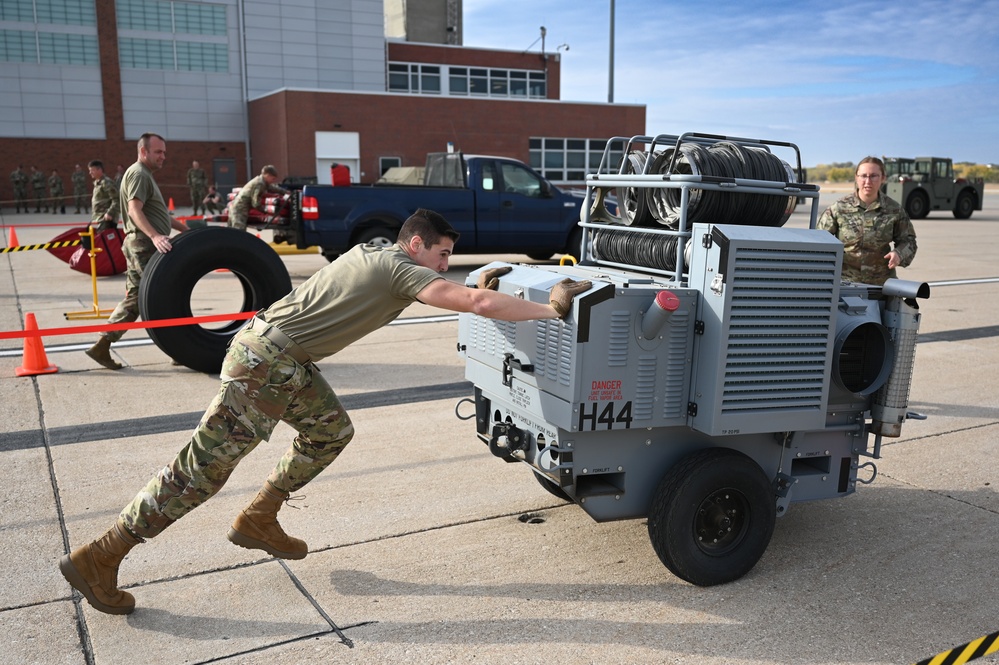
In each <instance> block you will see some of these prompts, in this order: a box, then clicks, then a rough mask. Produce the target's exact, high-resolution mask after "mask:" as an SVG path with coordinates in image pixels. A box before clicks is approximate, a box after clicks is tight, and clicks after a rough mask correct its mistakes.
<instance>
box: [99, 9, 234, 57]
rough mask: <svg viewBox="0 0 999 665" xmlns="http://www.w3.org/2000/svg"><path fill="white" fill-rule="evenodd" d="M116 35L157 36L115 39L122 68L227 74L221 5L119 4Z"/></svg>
mask: <svg viewBox="0 0 999 665" xmlns="http://www.w3.org/2000/svg"><path fill="white" fill-rule="evenodd" d="M116 7H117V17H118V28H119V30H120V31H124V32H128V31H140V30H141V31H142V32H144V33H150V32H154V33H162V34H161V36H160V38H159V39H149V38H148V37H136V36H134V33H133V36H128V35H123V36H122V37H120V38H119V40H118V49H119V57H120V58H121V66H122V67H125V68H132V69H165V70H168V71H184V72H228V71H229V43H228V40H227V39H225V37H226V35H227V32H226V9H225V6H224V5H220V4H211V3H193V2H163V1H162V0H118V2H117V3H116ZM178 35H208V36H209V37H220V38H221V39H214V40H211V41H197V42H195V41H190V40H186V41H185V40H182V39H177V36H178Z"/></svg>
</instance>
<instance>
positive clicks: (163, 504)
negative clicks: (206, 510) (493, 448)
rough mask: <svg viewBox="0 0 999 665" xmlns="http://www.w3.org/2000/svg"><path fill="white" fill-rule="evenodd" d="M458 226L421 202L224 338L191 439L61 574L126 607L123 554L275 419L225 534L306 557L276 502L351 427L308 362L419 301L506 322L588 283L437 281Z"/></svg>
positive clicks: (547, 314) (191, 501) (558, 312)
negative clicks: (517, 292) (272, 450)
mask: <svg viewBox="0 0 999 665" xmlns="http://www.w3.org/2000/svg"><path fill="white" fill-rule="evenodd" d="M457 237H458V234H457V233H456V232H455V230H454V229H453V228H452V227H451V225H450V224H448V222H447V220H445V219H444V218H443V217H442V216H440V215H439V214H437V213H435V212H432V211H429V210H422V209H421V210H417V211H416V212H415V213H414V214H413V215H412V216H411V217H410V218H409V219H408V220H406V223H405V224H403V226H402V229H400V231H399V242H398V243H397V244H396V245H394V246H393V247H390V248H382V247H374V246H371V245H358V246H356V247H354V248H353V249H351V250H350V251H349V252H347V253H345V254H343V255H342V256H341V257H340V258H338V259H337V260H336V261H334V262H332V263H330V264H329V265H327V266H325V267H324V268H322V269H321V270H319V271H318V272H317V273H315V274H314V275H313V276H312V277H310V278H309V279H308V280H307V281H306V282H305V283H304V284H302V285H301V286H299V287H298V288H296V289H295V290H293V291H292V292H291V293H289V294H288V295H287V296H285V297H284V298H282V299H280V300H278V301H277V302H275V303H274V304H273V305H271V306H270V307H268V308H266V309H265V310H261V311H259V312H257V316H256V318H254V319H253V320H252V321H251V322H250V323H249V325H247V326H246V327H245V328H244V329H243V330H241V331H240V332H238V333H237V334H236V336H235V337H234V338H233V340H232V342H231V343H230V345H229V351H228V353H227V354H226V358H225V361H224V363H223V367H222V376H221V378H222V385H221V387H220V388H219V392H218V394H217V395H216V396H215V399H214V400H213V401H212V403H211V404H210V405H209V407H208V410H207V411H206V412H205V415H204V416H203V417H202V419H201V423H200V424H199V425H198V427H197V429H196V430H195V432H194V434H193V436H192V437H191V440H190V441H189V442H188V444H187V445H186V446H185V447H184V448H183V449H182V450H181V451H180V452H179V453H178V454H177V456H176V458H175V459H174V460H173V461H172V462H171V463H170V464H169V465H167V466H166V467H164V468H163V470H161V471H160V472H159V474H158V475H156V476H154V477H153V478H151V479H150V480H149V482H148V483H147V485H146V486H145V488H144V489H143V490H142V491H140V492H139V493H138V494H137V495H136V496H135V498H134V499H133V500H132V502H131V503H130V504H129V505H128V506H126V507H125V509H124V510H122V512H121V514H120V515H119V516H118V519H117V521H116V522H115V524H114V525H113V526H112V527H111V529H109V530H108V531H107V533H105V534H104V535H103V536H102V537H100V538H98V539H97V540H95V541H93V542H92V543H88V544H87V545H84V546H83V547H80V548H77V549H75V550H73V551H72V552H71V553H70V554H68V555H66V556H64V557H63V558H62V559H61V560H60V562H59V568H60V570H61V571H62V573H63V575H64V576H65V577H66V579H67V580H68V581H69V583H70V584H72V585H73V587H75V588H76V589H77V590H79V591H80V592H81V593H83V595H84V596H85V597H86V599H87V601H88V602H89V603H90V604H91V605H93V606H94V607H95V608H96V609H98V610H100V611H101V612H107V613H110V614H128V613H130V612H131V611H132V610H133V609H134V608H135V599H134V598H133V597H132V595H131V594H129V593H127V592H125V591H122V590H121V589H118V568H119V566H120V565H121V562H122V560H123V559H124V558H125V555H126V554H128V552H129V551H130V550H131V549H132V547H134V546H135V545H138V544H139V543H141V542H143V540H144V539H146V538H153V537H154V536H156V535H158V534H159V533H161V532H162V531H163V530H164V529H166V528H167V527H168V526H170V525H171V524H173V523H174V522H175V521H177V520H178V519H180V518H181V517H183V516H184V515H186V514H187V513H188V512H190V511H191V510H193V509H194V508H196V507H197V506H199V505H200V504H202V503H203V502H205V501H207V500H208V499H210V498H211V497H212V496H214V494H215V493H216V492H218V491H219V489H221V488H222V485H223V484H224V483H225V482H226V480H227V479H228V478H229V475H230V474H231V473H232V471H233V469H234V468H235V467H236V465H237V464H238V463H239V462H240V460H242V459H243V458H244V457H245V456H246V455H247V454H249V453H250V451H252V450H253V449H254V447H255V446H256V445H257V444H258V443H259V442H260V441H261V440H263V439H267V438H269V437H270V435H271V432H273V430H274V427H275V426H276V425H277V422H278V421H279V420H282V421H284V422H286V423H288V424H289V425H291V426H292V427H293V428H294V429H295V430H297V432H298V436H297V437H296V438H295V440H294V441H293V442H292V444H291V446H290V447H289V448H288V450H287V452H285V454H284V456H283V457H282V458H281V459H280V460H279V461H278V463H277V465H276V466H275V467H274V469H273V470H272V471H271V473H270V475H269V476H268V478H267V480H266V481H265V482H264V485H263V487H262V488H261V489H260V492H259V493H258V494H257V496H256V497H255V498H254V499H253V500H252V501H251V502H250V504H249V505H248V506H247V507H246V508H245V509H243V511H242V512H241V513H240V514H239V515H237V517H236V520H235V522H233V524H232V527H231V528H230V529H229V532H228V538H229V540H230V541H232V542H233V543H234V544H236V545H239V546H240V547H245V548H250V549H259V550H263V551H264V552H267V553H268V554H270V555H271V556H275V557H280V558H284V559H302V558H304V557H305V556H306V555H307V554H308V552H309V548H308V545H306V544H305V542H303V541H302V540H300V539H298V538H294V537H292V536H289V535H288V534H286V533H285V532H284V530H283V529H282V528H281V525H280V524H279V523H278V521H277V512H278V510H279V509H280V507H281V504H282V502H284V501H287V500H288V498H289V497H290V494H291V493H292V492H295V491H298V490H300V489H301V488H303V487H304V486H305V485H306V484H307V483H308V482H309V481H311V480H312V479H313V478H315V477H316V476H317V475H319V473H320V472H321V471H322V470H323V469H325V468H326V467H327V466H329V465H330V463H332V462H333V460H335V459H336V458H337V456H338V455H339V454H340V452H341V451H342V450H343V449H344V448H345V447H346V445H347V443H348V442H349V441H350V440H351V438H352V437H353V435H354V427H353V425H352V424H351V421H350V417H349V416H348V415H347V412H346V411H345V410H344V408H343V406H342V405H341V403H340V401H339V399H338V398H337V396H336V394H335V393H334V392H333V389H332V388H331V387H330V385H329V384H328V383H327V382H326V379H325V378H324V377H323V375H322V374H321V373H320V372H319V370H318V369H317V368H316V366H315V362H317V361H319V360H322V359H323V358H325V357H327V356H330V355H332V354H334V353H336V352H338V351H340V350H341V349H343V348H344V347H346V346H347V345H349V344H351V343H352V342H354V341H356V340H358V339H360V338H362V337H364V336H365V335H367V334H368V333H371V332H374V331H375V330H377V329H379V328H381V327H382V326H385V325H387V324H388V323H389V322H391V321H392V320H393V319H395V318H396V317H397V316H399V314H401V313H402V311H403V310H405V309H406V307H408V306H409V305H411V304H412V303H414V302H417V301H419V302H423V303H426V304H428V305H432V306H435V307H441V308H444V309H449V310H452V311H456V312H473V311H474V312H477V313H478V314H481V315H482V316H489V317H492V318H495V319H499V320H504V321H525V320H533V319H557V318H564V317H565V316H566V315H567V314H568V313H569V312H570V311H571V307H572V299H573V297H574V296H575V295H576V294H578V293H582V292H583V291H586V290H588V289H589V288H590V283H589V282H573V281H572V280H570V279H565V280H563V282H562V283H559V284H556V285H555V286H554V287H553V288H552V290H551V294H550V296H549V304H545V303H539V302H532V301H530V300H523V299H520V298H516V297H514V296H511V295H506V294H502V293H498V292H497V291H496V290H495V289H496V288H497V286H498V283H499V278H500V277H501V276H502V275H503V274H505V273H506V272H508V271H509V270H511V268H510V267H504V268H494V269H492V270H488V271H484V272H483V274H482V275H481V276H480V277H479V281H478V286H479V288H475V289H473V288H467V287H465V286H464V285H462V284H457V283H455V282H450V281H448V280H446V279H443V278H442V277H441V275H440V274H439V273H441V272H443V271H445V270H447V266H448V259H449V258H450V256H451V253H452V251H453V249H454V243H455V240H456V239H457Z"/></svg>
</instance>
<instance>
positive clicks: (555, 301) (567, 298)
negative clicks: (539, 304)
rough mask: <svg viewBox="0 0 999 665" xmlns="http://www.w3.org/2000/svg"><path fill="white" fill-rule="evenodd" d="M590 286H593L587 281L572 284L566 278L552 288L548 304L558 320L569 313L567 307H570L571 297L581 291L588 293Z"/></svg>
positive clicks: (572, 282)
mask: <svg viewBox="0 0 999 665" xmlns="http://www.w3.org/2000/svg"><path fill="white" fill-rule="evenodd" d="M591 286H593V285H592V284H591V283H590V281H589V280H586V281H585V282H574V281H572V280H571V279H569V278H568V277H566V278H565V279H563V280H562V281H561V282H559V283H558V284H556V285H555V286H553V287H552V291H551V296H550V297H549V299H548V304H549V305H551V306H552V309H554V310H555V312H556V313H557V314H558V317H559V318H560V319H564V318H565V316H566V314H568V313H569V307H570V306H571V305H572V299H573V297H575V296H576V295H577V294H579V293H582V292H583V291H589V290H590V287H591Z"/></svg>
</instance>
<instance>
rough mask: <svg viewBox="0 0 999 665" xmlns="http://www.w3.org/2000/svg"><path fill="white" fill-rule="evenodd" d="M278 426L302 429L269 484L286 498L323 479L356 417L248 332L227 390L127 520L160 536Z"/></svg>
mask: <svg viewBox="0 0 999 665" xmlns="http://www.w3.org/2000/svg"><path fill="white" fill-rule="evenodd" d="M278 420H283V421H284V422H286V423H288V424H289V425H291V426H292V427H294V428H295V429H296V430H298V436H297V437H296V438H295V440H294V442H293V443H292V444H291V446H290V447H289V448H288V450H287V452H285V454H284V457H282V458H281V460H280V461H279V462H278V463H277V466H275V467H274V470H273V471H271V474H270V476H269V477H268V479H267V482H269V483H270V484H271V485H272V486H273V487H275V488H276V489H278V490H281V491H284V492H295V491H297V490H299V489H301V488H302V487H304V486H305V485H306V484H307V483H308V482H309V481H311V480H312V479H313V478H315V477H316V476H318V475H319V473H320V472H321V471H322V470H323V469H325V468H326V467H327V466H329V465H330V464H331V463H332V462H333V460H335V459H336V458H337V456H338V455H339V454H340V452H341V451H342V450H343V449H344V448H345V447H346V446H347V444H348V443H349V442H350V439H351V438H352V437H353V435H354V426H353V425H352V424H351V422H350V417H349V416H348V415H347V412H346V411H344V409H343V406H341V404H340V400H339V399H338V398H337V396H336V394H335V393H334V392H333V389H332V388H330V385H329V384H328V383H327V382H326V380H325V379H324V378H323V376H322V375H321V374H320V373H319V370H318V369H316V367H315V366H314V365H313V364H312V363H308V364H306V365H301V364H299V363H297V362H295V361H294V360H293V359H292V358H291V356H290V355H288V354H287V353H285V352H284V351H283V350H282V349H281V348H280V347H278V346H277V345H275V344H274V343H273V342H271V341H270V340H269V339H267V338H266V337H262V336H261V335H260V334H259V333H257V332H256V331H253V330H245V329H244V330H242V331H241V332H239V333H238V334H237V335H236V337H235V338H233V341H232V343H231V344H230V346H229V352H228V353H227V354H226V357H225V361H224V363H223V366H222V386H221V388H220V389H219V392H218V395H216V396H215V399H214V400H213V401H212V403H211V405H210V406H209V407H208V410H207V411H205V415H204V416H202V418H201V423H200V424H199V425H198V428H197V429H196V430H195V431H194V435H193V436H192V437H191V441H190V442H189V443H188V444H187V445H186V446H185V447H184V448H183V449H182V450H181V451H180V452H179V453H178V454H177V457H176V459H174V460H173V462H171V463H170V464H169V465H167V466H166V467H164V468H163V469H162V470H161V471H160V472H159V474H157V475H156V476H155V477H154V478H152V479H151V480H150V481H149V483H148V484H147V485H146V487H145V489H143V490H142V491H141V492H139V493H138V494H137V495H136V497H135V498H134V499H133V500H132V503H130V504H129V505H128V506H126V507H125V509H124V510H123V511H122V513H121V520H122V521H124V523H125V526H126V527H127V528H128V530H129V531H131V532H132V533H133V534H134V535H136V536H139V537H140V538H152V537H153V536H156V535H157V534H158V533H160V532H161V531H162V530H163V529H165V528H166V527H168V526H169V525H170V524H172V523H173V522H175V521H177V520H178V519H180V518H181V517H183V516H184V515H186V514H187V513H189V512H190V511H192V510H194V509H195V508H197V507H198V506H199V505H201V504H202V503H204V502H205V501H207V500H208V499H209V498H211V497H212V496H213V495H214V494H215V493H216V492H218V491H219V490H220V489H222V486H223V485H224V484H225V482H226V480H228V479H229V475H230V474H231V473H232V471H233V470H234V469H235V468H236V465H237V464H239V462H240V460H242V459H243V457H245V456H246V455H247V454H248V453H249V452H250V451H251V450H253V449H254V448H255V447H256V445H257V444H258V443H260V441H261V440H263V439H268V438H270V435H271V433H272V432H273V431H274V427H275V426H276V425H277V422H278Z"/></svg>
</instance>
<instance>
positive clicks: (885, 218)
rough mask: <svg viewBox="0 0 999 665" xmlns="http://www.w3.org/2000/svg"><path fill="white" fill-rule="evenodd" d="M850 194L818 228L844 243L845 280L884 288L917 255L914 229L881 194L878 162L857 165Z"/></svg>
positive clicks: (870, 159) (866, 160)
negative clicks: (896, 272)
mask: <svg viewBox="0 0 999 665" xmlns="http://www.w3.org/2000/svg"><path fill="white" fill-rule="evenodd" d="M854 178H855V181H856V182H855V185H854V191H853V194H851V195H849V196H845V197H843V198H842V199H840V200H839V201H837V202H836V203H834V204H832V205H831V206H830V207H829V208H827V209H826V211H825V212H823V213H822V216H821V217H819V221H818V224H816V228H819V229H825V230H826V231H828V232H829V233H831V234H833V235H834V236H836V237H837V238H839V239H840V240H841V241H842V242H843V279H845V280H849V281H851V282H860V283H862V284H876V285H878V286H880V285H881V284H884V283H885V281H886V280H887V279H888V278H889V277H896V276H897V275H896V274H895V268H897V267H899V266H901V267H903V268H905V267H907V266H908V265H909V264H910V263H912V259H913V257H915V256H916V230H915V229H914V228H913V227H912V221H911V220H910V219H909V215H907V214H906V212H905V210H904V209H903V208H902V206H901V205H900V204H899V203H898V202H897V201H895V200H893V199H890V198H888V196H887V195H885V194H884V193H883V192H882V191H881V183H883V182H884V179H885V165H884V162H882V161H881V160H880V159H878V158H877V157H865V158H864V159H862V160H860V164H859V165H857V170H856V173H855V175H854ZM892 243H894V247H892Z"/></svg>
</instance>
